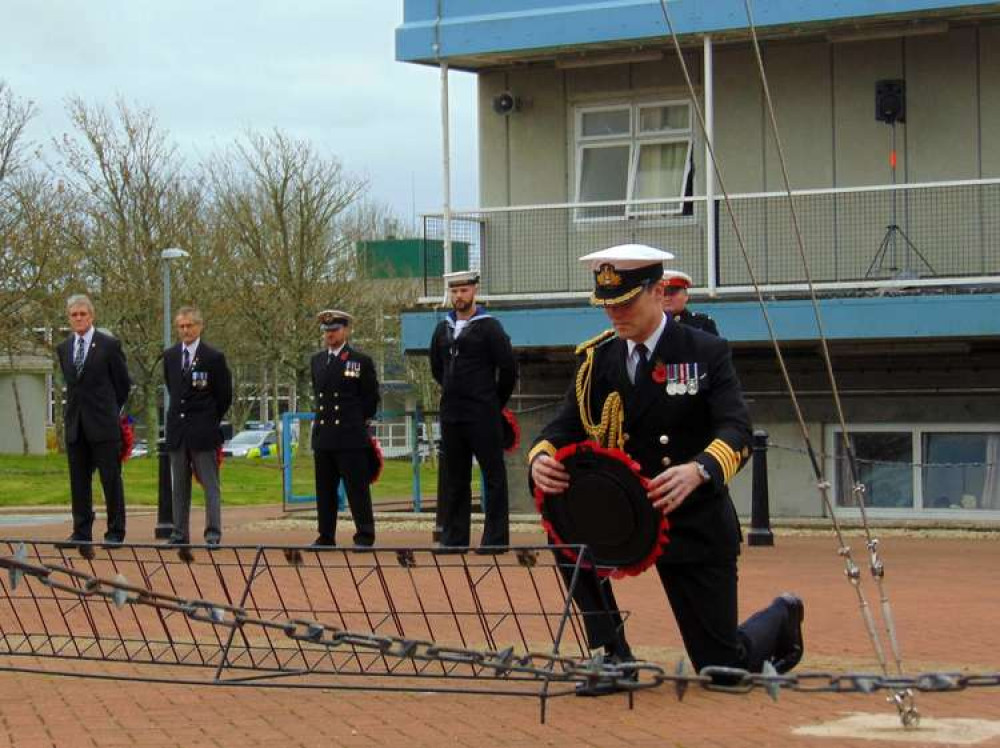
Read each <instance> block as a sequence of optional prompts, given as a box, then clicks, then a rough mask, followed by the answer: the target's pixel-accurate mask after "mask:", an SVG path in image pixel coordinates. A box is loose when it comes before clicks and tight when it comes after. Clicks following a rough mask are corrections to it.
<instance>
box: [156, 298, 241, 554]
mask: <svg viewBox="0 0 1000 748" xmlns="http://www.w3.org/2000/svg"><path fill="white" fill-rule="evenodd" d="M174 324H175V325H176V326H177V332H178V334H179V335H180V338H181V342H180V343H178V344H177V345H174V346H171V347H170V348H168V349H167V350H165V351H164V352H163V380H164V381H165V382H166V384H167V392H168V393H169V394H170V407H169V409H168V410H167V437H166V442H167V444H166V446H167V451H168V452H169V453H170V477H171V481H172V483H173V512H174V531H173V533H172V534H171V536H170V540H168V541H167V542H168V544H169V545H183V544H185V543H189V542H190V531H189V515H190V512H191V476H192V473H194V475H196V476H197V478H198V480H199V481H200V482H201V485H202V487H203V488H204V489H205V542H206V543H208V544H209V545H218V544H219V541H220V540H221V538H222V494H221V490H220V487H219V463H218V457H217V455H218V449H219V447H221V446H222V429H221V422H222V418H223V416H225V414H226V411H227V410H229V406H230V405H232V402H233V378H232V375H231V374H230V372H229V367H228V366H227V365H226V357H225V356H224V355H223V354H222V352H221V351H218V350H216V349H215V348H212V347H211V346H210V345H208V344H207V343H205V342H204V341H203V340H202V339H201V331H202V328H203V327H204V319H203V318H202V316H201V312H200V311H199V310H198V309H196V308H195V307H191V306H185V307H181V308H180V309H179V310H178V311H177V315H176V317H175V318H174Z"/></svg>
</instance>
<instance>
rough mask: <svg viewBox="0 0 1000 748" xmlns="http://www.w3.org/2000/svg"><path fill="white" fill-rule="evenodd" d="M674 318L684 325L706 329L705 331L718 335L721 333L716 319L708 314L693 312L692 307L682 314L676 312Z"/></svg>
mask: <svg viewBox="0 0 1000 748" xmlns="http://www.w3.org/2000/svg"><path fill="white" fill-rule="evenodd" d="M674 319H675V320H677V321H678V322H680V323H681V324H682V325H687V326H688V327H693V328H695V329H696V330H704V331H705V332H710V333H712V334H713V335H716V336H718V334H719V328H718V327H716V326H715V320H714V319H712V318H711V317H709V316H708V315H707V314H702V313H701V312H692V311H691V310H690V309H685V310H684V311H683V312H681V313H680V314H675V315H674Z"/></svg>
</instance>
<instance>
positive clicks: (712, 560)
mask: <svg viewBox="0 0 1000 748" xmlns="http://www.w3.org/2000/svg"><path fill="white" fill-rule="evenodd" d="M671 257H672V256H671V255H670V254H669V253H666V252H662V251H660V250H657V249H653V248H652V247H646V246H643V245H623V246H619V247H612V248H610V249H607V250H603V251H601V252H595V253H593V254H590V255H587V256H585V257H583V258H581V260H583V261H585V262H587V263H589V264H590V265H591V267H592V269H593V272H594V281H595V289H594V292H593V295H592V297H591V301H592V303H593V304H595V305H598V306H602V307H604V309H605V312H606V313H607V316H608V318H609V319H610V320H611V322H612V324H613V325H614V329H613V330H608V331H607V332H605V333H602V334H601V335H599V336H597V337H596V338H594V339H593V340H590V341H588V342H586V343H584V344H583V345H581V346H579V347H578V348H577V353H578V354H579V355H581V356H582V361H581V364H580V368H579V369H578V371H577V376H576V377H575V378H574V386H573V387H571V388H570V390H569V392H568V393H567V395H566V398H565V400H564V402H563V403H562V406H561V407H560V409H559V411H558V413H557V414H556V417H555V418H554V420H552V422H550V423H549V424H548V425H547V426H546V427H545V428H544V430H543V431H542V433H541V436H540V437H539V438H538V440H537V441H536V443H535V445H534V447H533V448H532V450H531V452H530V453H529V456H528V460H529V462H530V464H531V480H532V482H533V484H534V485H535V486H537V487H539V488H541V489H542V490H543V491H544V492H546V493H553V494H556V493H561V492H562V491H563V490H565V488H566V487H567V486H568V480H569V474H568V473H567V472H566V470H565V469H564V468H563V466H562V464H561V463H559V462H557V461H556V460H555V459H554V458H553V455H554V454H555V452H556V451H557V449H558V448H560V447H562V446H565V445H567V444H572V443H575V442H580V441H583V440H592V441H596V442H598V443H600V444H601V445H602V446H604V447H617V448H620V449H623V450H624V451H625V452H626V453H627V454H628V455H629V456H630V457H632V459H634V460H635V461H636V462H638V463H639V465H640V466H641V473H642V475H643V476H645V477H646V478H648V479H650V481H651V482H650V484H649V488H648V493H649V497H650V499H651V500H652V501H653V503H654V506H656V507H657V508H659V509H661V510H662V511H663V512H664V513H666V515H667V518H668V520H669V523H670V529H669V542H668V543H667V544H666V546H665V547H664V549H663V555H662V556H661V557H660V558H659V559H658V560H657V562H656V568H657V571H658V572H659V575H660V579H661V581H662V583H663V588H664V590H665V592H666V594H667V598H668V600H669V602H670V606H671V608H672V609H673V613H674V616H675V618H676V620H677V624H678V627H679V629H680V632H681V636H682V638H683V640H684V646H685V648H686V650H687V653H688V656H689V658H690V659H691V662H692V663H693V664H694V666H695V667H696V668H697V669H699V670H700V669H701V668H704V667H706V666H726V667H736V668H746V669H749V670H753V671H759V670H760V669H761V668H762V666H763V664H764V662H765V661H768V660H770V661H771V662H772V663H773V664H774V666H775V667H776V668H777V669H778V670H779V672H785V671H787V670H789V669H791V668H792V667H794V666H795V664H797V663H798V661H799V659H800V658H801V656H802V635H801V623H802V618H803V606H802V601H801V600H800V599H799V598H798V597H795V596H794V595H790V594H785V595H782V596H779V597H778V598H776V599H775V600H774V602H773V603H772V604H771V605H770V606H769V607H767V608H766V609H764V610H762V611H760V612H758V613H756V614H754V615H753V616H751V617H750V618H749V619H748V620H747V621H746V622H744V623H743V624H742V625H738V618H737V586H736V578H737V575H736V559H737V556H738V554H739V548H740V542H741V539H742V536H741V533H740V527H739V521H738V519H737V516H736V510H735V508H734V507H733V503H732V500H731V499H730V496H729V490H728V488H727V484H728V483H729V481H730V480H731V479H732V478H733V476H734V475H735V474H736V473H737V471H738V470H739V469H740V468H741V467H743V465H744V464H745V463H746V461H747V458H748V456H749V454H750V449H749V445H750V437H751V426H750V418H749V415H748V412H747V408H746V405H745V403H744V400H743V394H742V391H741V389H740V384H739V381H738V379H737V377H736V372H735V370H734V369H733V364H732V360H731V356H730V351H729V346H728V344H727V343H726V341H725V340H723V339H721V338H718V337H716V336H714V335H709V334H707V333H704V332H702V331H700V330H695V329H693V328H691V327H687V326H684V325H679V324H677V322H676V321H674V320H673V319H672V318H671V316H670V315H669V314H665V313H664V312H663V311H662V304H663V285H662V283H661V276H662V273H663V265H662V263H663V261H664V260H668V259H670V258H671ZM574 597H575V599H576V602H577V604H578V606H579V607H580V609H581V610H582V611H583V612H584V613H585V622H586V628H587V635H588V639H589V643H590V645H591V647H593V648H597V647H604V648H605V650H606V653H607V654H608V655H609V656H610V657H612V658H616V659H617V660H621V661H628V660H631V651H630V649H629V645H628V643H627V641H626V639H625V635H624V628H623V625H622V620H621V617H620V615H619V613H618V608H617V605H616V603H615V599H614V593H613V591H612V589H611V584H610V582H609V581H599V579H598V577H597V576H596V574H594V573H593V572H592V571H583V572H582V575H581V579H580V584H579V585H578V586H577V588H576V591H575V594H574Z"/></svg>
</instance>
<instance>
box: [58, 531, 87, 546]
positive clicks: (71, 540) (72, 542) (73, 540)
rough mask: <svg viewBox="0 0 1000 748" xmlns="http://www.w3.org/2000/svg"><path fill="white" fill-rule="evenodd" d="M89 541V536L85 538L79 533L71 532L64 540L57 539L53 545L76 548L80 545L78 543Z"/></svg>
mask: <svg viewBox="0 0 1000 748" xmlns="http://www.w3.org/2000/svg"><path fill="white" fill-rule="evenodd" d="M89 542H91V540H90V538H85V537H82V536H80V535H76V534H73V535H70V536H69V537H68V538H66V539H65V540H60V541H58V542H57V543H56V544H55V545H56V548H76V547H77V546H78V545H80V543H89Z"/></svg>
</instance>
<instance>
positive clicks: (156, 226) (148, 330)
mask: <svg viewBox="0 0 1000 748" xmlns="http://www.w3.org/2000/svg"><path fill="white" fill-rule="evenodd" d="M68 110H69V115H70V118H71V120H72V122H73V125H74V129H75V134H74V135H66V136H65V137H64V138H63V140H62V142H61V143H60V144H59V152H60V154H61V156H62V158H63V164H62V167H63V173H64V174H65V178H66V186H67V189H68V190H69V191H70V193H71V195H72V197H73V199H74V200H75V201H76V206H77V210H78V214H77V218H76V220H75V221H74V222H73V223H72V225H71V230H70V231H69V232H68V248H69V251H70V252H72V254H73V257H74V258H75V260H76V262H77V266H78V267H79V268H80V271H81V274H82V278H81V282H82V284H83V285H84V287H86V288H87V289H88V290H90V291H91V292H92V293H93V294H94V295H95V296H96V297H97V299H98V302H99V307H98V318H99V320H98V321H99V324H102V325H105V326H107V327H109V328H110V329H111V330H112V332H113V333H114V334H115V335H116V336H118V337H119V338H121V339H122V341H123V343H124V344H125V346H126V348H127V350H128V352H129V369H130V370H131V372H132V375H133V379H135V381H136V384H137V387H138V394H139V396H140V400H141V402H142V405H143V410H144V411H145V414H146V424H147V429H148V431H147V433H148V435H149V438H150V439H154V438H155V436H156V433H157V429H156V427H157V423H158V418H157V391H158V385H159V384H160V381H161V377H160V357H161V354H162V341H161V333H160V330H161V326H162V320H163V312H164V310H163V308H162V303H161V301H160V299H161V298H162V285H161V284H162V281H161V270H162V266H161V264H160V263H161V260H160V252H161V251H162V250H163V249H164V248H166V247H175V246H180V247H183V248H185V249H187V250H188V251H189V252H192V254H197V253H198V251H199V249H200V241H201V236H202V231H201V225H200V211H201V206H202V199H201V185H200V183H199V182H198V181H197V180H194V179H191V178H190V177H189V176H188V175H186V174H185V173H184V171H183V163H182V160H181V159H180V157H179V156H178V154H177V149H176V147H175V146H174V145H173V144H172V143H171V142H170V141H169V140H168V139H167V135H166V133H165V132H164V131H163V130H162V129H161V128H160V127H159V125H158V124H157V122H156V118H155V117H154V116H153V114H152V112H151V111H149V110H147V109H142V108H137V107H132V106H129V105H127V104H126V103H124V102H122V101H119V102H118V103H117V104H116V106H115V107H114V108H113V109H112V110H108V109H106V108H104V107H101V106H88V105H87V104H86V103H84V102H83V101H82V100H80V99H73V100H71V101H70V102H69V104H68ZM179 276H180V277H179V282H178V287H179V290H182V289H183V281H184V278H185V274H184V273H183V272H182V273H179Z"/></svg>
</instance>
